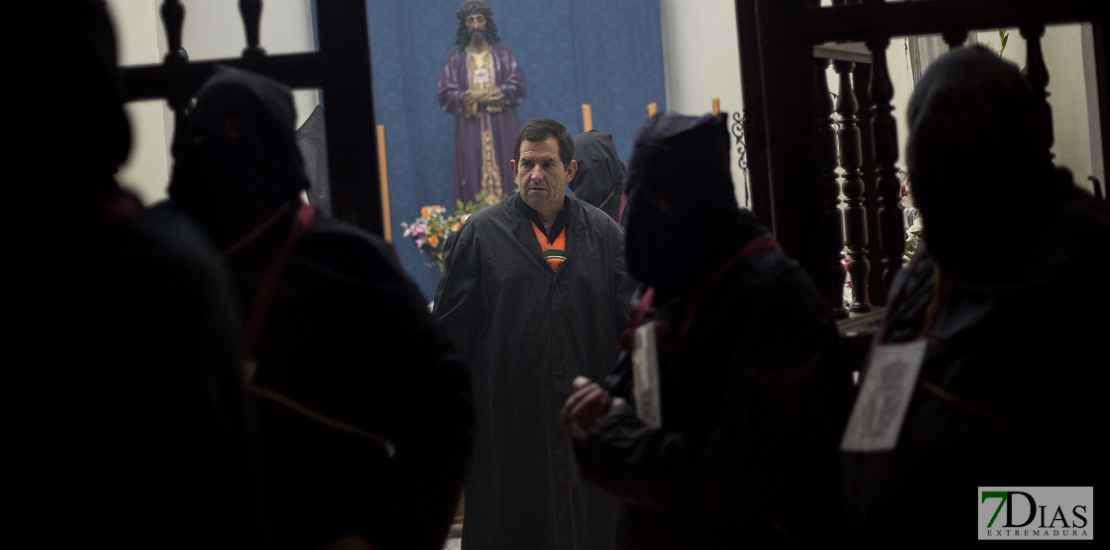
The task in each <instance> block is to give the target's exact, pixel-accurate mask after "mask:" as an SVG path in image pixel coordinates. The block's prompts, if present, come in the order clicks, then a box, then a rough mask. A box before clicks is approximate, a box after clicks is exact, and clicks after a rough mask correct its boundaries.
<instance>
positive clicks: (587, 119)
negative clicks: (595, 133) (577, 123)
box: [582, 103, 594, 132]
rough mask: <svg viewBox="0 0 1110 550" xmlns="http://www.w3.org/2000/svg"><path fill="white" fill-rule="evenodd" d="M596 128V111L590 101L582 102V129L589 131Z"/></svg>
mask: <svg viewBox="0 0 1110 550" xmlns="http://www.w3.org/2000/svg"><path fill="white" fill-rule="evenodd" d="M593 129H594V112H593V108H592V107H590V105H589V104H588V103H583V104H582V131H583V132H589V131H590V130H593Z"/></svg>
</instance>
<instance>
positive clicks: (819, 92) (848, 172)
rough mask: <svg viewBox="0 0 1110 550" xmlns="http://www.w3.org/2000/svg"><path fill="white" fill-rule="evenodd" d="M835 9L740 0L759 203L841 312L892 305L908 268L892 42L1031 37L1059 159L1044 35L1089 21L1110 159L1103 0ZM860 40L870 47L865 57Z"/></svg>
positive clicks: (876, 1) (791, 0) (1047, 130)
mask: <svg viewBox="0 0 1110 550" xmlns="http://www.w3.org/2000/svg"><path fill="white" fill-rule="evenodd" d="M832 3H833V6H831V7H828V6H827V7H821V6H820V2H819V1H818V0H736V14H737V28H738V30H739V33H740V53H741V80H742V88H743V94H744V108H745V113H744V116H745V120H746V124H745V133H746V138H747V140H748V141H747V144H748V147H747V151H748V154H749V158H748V167H749V170H750V180H749V181H750V182H751V186H752V190H751V193H752V198H753V205H752V210H753V211H754V212H755V214H756V215H757V216H758V217H759V218H760V219H761V220H762V221H764V223H766V224H768V225H770V226H771V227H772V228H773V229H774V232H775V236H776V238H777V239H778V240H779V241H780V242H781V243H782V245H783V247H784V248H785V249H786V251H787V252H788V253H789V254H790V255H791V256H793V257H794V258H796V259H797V260H798V262H799V263H800V264H801V266H802V267H803V268H804V269H805V270H806V271H807V272H808V273H809V275H810V276H811V277H812V278H813V280H814V282H815V283H816V284H817V287H818V289H820V291H821V293H822V295H823V296H825V298H826V300H828V301H829V302H830V304H832V306H833V313H834V314H835V315H836V316H837V317H840V318H843V317H846V316H847V315H848V310H850V311H853V312H866V311H868V310H870V309H871V307H872V304H874V305H885V303H886V293H887V289H888V288H889V286H890V283H891V281H892V280H893V278H894V275H895V274H896V273H897V271H898V270H899V269H900V268H901V265H902V258H903V254H904V246H905V235H904V230H903V225H902V213H901V210H900V208H899V207H898V202H899V201H900V188H901V184H900V181H899V179H898V177H897V168H896V164H897V162H898V157H899V154H898V153H899V150H900V147H899V144H898V136H897V126H896V124H895V120H894V117H893V116H892V112H893V110H894V107H893V106H892V105H891V100H892V99H893V97H894V86H893V84H892V82H891V77H890V70H889V68H888V67H887V62H886V50H887V48H888V47H889V45H890V40H891V38H892V37H897V36H910V35H925V34H941V35H943V37H944V40H945V41H946V42H947V43H948V44H949V46H951V47H958V46H960V45H961V44H963V43H964V42H965V41H966V39H967V36H968V33H969V32H970V31H977V30H991V29H999V28H1008V27H1017V28H1019V29H1020V30H1021V36H1022V37H1023V38H1024V39H1025V40H1026V43H1027V48H1026V51H1027V59H1026V71H1025V75H1026V78H1027V79H1028V81H1029V83H1030V85H1031V87H1032V88H1033V90H1034V92H1035V94H1036V95H1037V97H1038V98H1039V99H1040V116H1039V121H1038V123H1037V126H1038V127H1037V128H1036V129H1035V131H1036V132H1038V135H1040V136H1041V150H1042V151H1043V154H1045V155H1049V156H1051V153H1050V149H1051V147H1052V143H1053V135H1052V111H1051V108H1050V106H1049V104H1048V102H1047V96H1048V94H1047V91H1046V88H1047V84H1048V81H1049V75H1048V71H1047V68H1046V66H1045V62H1044V57H1043V54H1042V52H1041V44H1040V40H1041V36H1043V34H1044V29H1045V25H1046V24H1054V23H1082V22H1090V23H1092V27H1093V31H1094V36H1095V60H1096V66H1097V69H1098V71H1099V75H1098V79H1097V82H1098V94H1099V107H1100V113H1099V117H1100V123H1101V131H1102V148H1103V151H1102V155H1103V158H1104V159H1110V129H1108V128H1110V124H1108V120H1110V112H1108V111H1110V109H1108V105H1107V82H1106V80H1107V78H1106V55H1105V54H1106V52H1105V49H1106V37H1105V35H1104V33H1103V25H1104V23H1105V19H1106V17H1107V12H1110V10H1108V9H1107V6H1106V3H1105V1H1104V0H923V1H916V2H915V1H906V2H897V3H887V2H885V1H884V0H863V1H862V2H861V1H860V0H856V1H854V2H853V1H850V0H833V2H832ZM830 43H840V44H841V46H840V47H835V46H830V45H829V44H830ZM844 43H856V44H852V45H844ZM858 43H862V44H863V45H864V46H865V47H866V50H865V51H867V52H869V54H870V55H864V54H862V53H860V52H859V50H860V48H859V44H858ZM830 59H831V60H832V61H830ZM830 63H831V65H832V67H833V68H834V70H835V71H836V73H837V74H838V75H839V89H838V94H837V102H836V104H835V105H834V104H833V102H832V99H831V95H830V93H829V92H830V90H829V89H828V84H827V79H826V76H825V75H826V70H827V69H828V67H829V66H830ZM860 105H863V106H865V108H864V109H860V108H859V106H860ZM834 112H835V113H836V114H837V115H838V117H839V128H836V129H834V126H833V124H832V123H833V118H832V115H833V113H834ZM799 113H801V114H805V113H810V116H799ZM838 167H839V168H840V169H842V171H843V176H842V177H839V176H837V172H836V169H837V168H838ZM841 191H843V196H844V203H846V204H845V208H844V209H843V210H842V209H841V207H840V203H841V200H840V196H841ZM845 244H847V248H848V260H849V262H848V267H847V273H849V274H851V281H852V285H853V290H854V291H855V292H854V295H855V297H854V299H853V301H852V303H851V304H850V307H849V308H844V307H843V305H842V301H841V293H842V289H843V285H844V281H845V268H844V262H843V261H844V256H843V254H842V251H843V250H844V246H845Z"/></svg>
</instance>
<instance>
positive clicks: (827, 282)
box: [813, 59, 848, 318]
mask: <svg viewBox="0 0 1110 550" xmlns="http://www.w3.org/2000/svg"><path fill="white" fill-rule="evenodd" d="M828 68H829V60H828V59H814V60H813V81H814V87H813V88H814V91H815V92H816V94H815V95H814V100H815V105H816V107H817V120H816V122H817V133H816V134H815V135H814V147H813V165H814V166H815V167H816V168H817V174H818V176H817V179H818V184H817V186H816V189H814V190H815V191H817V192H818V193H820V195H821V226H820V229H819V233H818V234H817V235H814V236H813V237H814V238H816V239H818V240H819V241H820V242H821V247H822V249H823V252H824V256H825V258H824V263H825V269H826V270H827V273H826V276H825V277H824V278H823V280H822V281H820V284H821V286H819V287H818V290H820V291H821V295H822V296H823V297H824V298H825V301H827V302H828V303H829V305H830V306H832V312H833V316H834V317H837V318H844V317H847V316H848V310H847V309H845V308H844V281H845V277H846V276H847V272H846V271H845V270H844V255H843V254H842V251H843V250H844V215H843V214H842V213H841V212H840V183H839V182H838V181H837V177H836V130H834V128H833V117H832V114H833V101H832V94H830V93H829V80H828V78H827V77H826V71H827V70H828Z"/></svg>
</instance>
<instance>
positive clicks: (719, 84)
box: [659, 0, 747, 206]
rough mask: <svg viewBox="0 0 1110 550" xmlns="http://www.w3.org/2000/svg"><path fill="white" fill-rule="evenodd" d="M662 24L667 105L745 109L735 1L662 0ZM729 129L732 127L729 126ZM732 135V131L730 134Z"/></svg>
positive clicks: (691, 109) (691, 110)
mask: <svg viewBox="0 0 1110 550" xmlns="http://www.w3.org/2000/svg"><path fill="white" fill-rule="evenodd" d="M659 12H660V16H661V19H662V22H661V23H662V28H663V74H664V79H665V81H666V91H667V106H666V107H667V109H668V110H670V111H675V112H678V113H682V114H687V115H704V114H706V113H709V112H712V109H713V103H712V102H713V98H715V97H718V98H720V99H721V112H724V113H728V115H729V117H730V119H729V120H730V121H731V117H732V113H733V112H741V111H743V109H744V103H743V99H742V97H741V95H740V49H739V47H738V44H739V37H738V35H737V33H736V7H735V6H734V5H733V2H732V0H660V1H659ZM730 127H731V125H730ZM730 133H731V132H730ZM738 160H739V159H738V157H737V154H736V144H735V143H733V146H732V164H731V165H732V181H733V183H734V184H735V185H736V196H737V199H736V200H737V202H739V203H740V205H741V206H747V205H746V204H744V187H743V182H744V176H743V173H742V172H741V171H740V168H739V165H738V164H737V162H738Z"/></svg>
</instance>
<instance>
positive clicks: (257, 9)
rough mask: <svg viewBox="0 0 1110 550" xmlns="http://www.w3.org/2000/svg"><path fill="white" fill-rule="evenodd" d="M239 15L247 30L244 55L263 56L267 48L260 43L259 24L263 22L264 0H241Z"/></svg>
mask: <svg viewBox="0 0 1110 550" xmlns="http://www.w3.org/2000/svg"><path fill="white" fill-rule="evenodd" d="M239 15H240V16H242V18H243V28H244V29H245V30H246V32H247V47H246V48H245V49H244V50H243V57H262V56H264V55H266V50H264V49H262V47H261V46H259V45H258V35H259V31H258V29H259V25H260V24H261V23H262V0H239Z"/></svg>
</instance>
